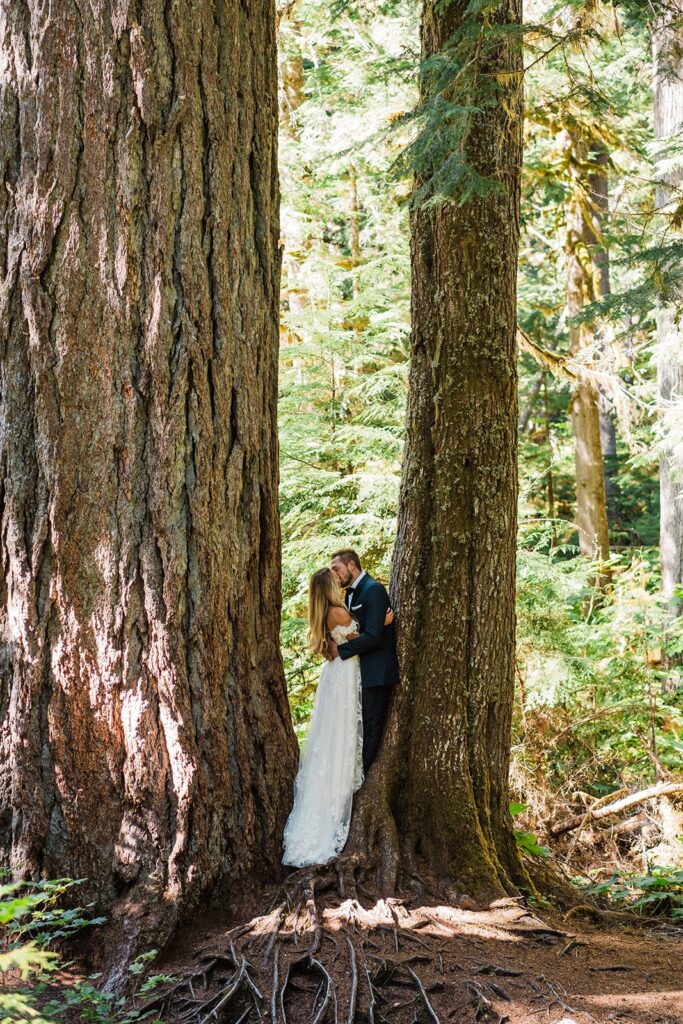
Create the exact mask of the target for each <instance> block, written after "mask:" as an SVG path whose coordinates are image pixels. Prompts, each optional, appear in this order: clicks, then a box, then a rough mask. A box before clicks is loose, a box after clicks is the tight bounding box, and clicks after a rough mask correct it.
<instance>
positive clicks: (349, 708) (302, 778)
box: [282, 569, 393, 867]
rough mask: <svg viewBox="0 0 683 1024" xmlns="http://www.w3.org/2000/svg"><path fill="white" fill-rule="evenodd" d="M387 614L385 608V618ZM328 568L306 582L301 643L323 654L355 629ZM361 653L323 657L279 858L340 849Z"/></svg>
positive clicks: (300, 860)
mask: <svg viewBox="0 0 683 1024" xmlns="http://www.w3.org/2000/svg"><path fill="white" fill-rule="evenodd" d="M392 621H393V612H392V611H391V609H389V611H388V612H387V620H386V624H387V625H388V624H389V623H390V622H392ZM357 627H358V623H357V622H356V621H355V620H354V619H352V618H351V616H350V615H349V613H348V611H347V610H346V608H345V606H344V598H343V595H342V592H341V590H340V589H339V584H338V583H337V579H336V577H335V575H334V573H333V572H332V570H331V569H320V570H319V571H318V572H316V573H314V574H313V576H312V577H311V582H310V585H309V588H308V642H309V646H310V648H311V650H313V651H314V652H315V653H316V654H321V655H323V656H324V657H326V656H327V645H328V635H329V636H331V637H332V639H333V640H334V641H335V642H336V643H344V642H345V641H347V640H351V639H353V638H355V637H356V636H358V632H357ZM362 751H363V723H362V715H361V678H360V660H359V658H358V657H357V656H356V657H353V658H348V659H347V660H346V661H342V660H341V658H335V659H334V660H333V661H329V660H327V661H325V664H324V665H323V667H322V671H321V673H320V680H319V682H318V689H317V692H316V695H315V703H314V705H313V712H312V714H311V725H310V729H309V732H308V739H307V741H306V746H305V749H304V751H303V754H302V756H301V761H300V763H299V771H298V773H297V777H296V781H295V783H294V807H293V808H292V812H291V814H290V815H289V818H288V820H287V824H286V826H285V833H284V843H285V852H284V856H283V858H282V863H283V864H291V865H293V866H294V867H303V866H304V865H310V864H324V863H325V862H326V861H328V860H331V859H332V858H333V857H336V856H337V855H338V854H340V853H341V851H342V850H343V849H344V844H345V843H346V838H347V836H348V833H349V824H350V821H351V806H352V803H353V794H354V793H355V792H356V790H357V789H358V788H359V786H360V785H361V783H362V781H363V759H362Z"/></svg>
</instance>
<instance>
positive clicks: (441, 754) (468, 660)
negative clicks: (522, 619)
mask: <svg viewBox="0 0 683 1024" xmlns="http://www.w3.org/2000/svg"><path fill="white" fill-rule="evenodd" d="M467 6H468V5H467V3H466V2H465V0H457V2H453V3H451V4H448V5H447V6H445V7H442V5H440V4H438V3H436V2H433V0H428V2H427V3H425V6H424V13H423V22H422V53H423V57H424V58H429V57H431V56H433V55H435V54H440V53H444V52H445V51H446V48H447V47H448V46H449V45H450V44H449V40H453V39H454V40H456V45H459V44H458V43H457V40H458V39H459V38H460V36H459V33H460V32H461V28H462V25H463V18H464V17H465V16H466V15H465V9H466V8H467ZM490 17H491V19H492V21H493V22H494V23H497V24H498V25H508V26H511V27H513V26H516V25H519V24H520V22H521V3H520V0H503V2H501V3H500V4H498V6H497V7H496V8H495V10H494V11H493V12H492V13H491V15H490ZM470 38H472V36H471V35H470ZM471 46H472V51H471V52H469V51H468V53H467V56H466V57H465V56H462V50H461V51H460V52H461V57H462V61H463V63H465V61H466V60H467V61H468V60H469V58H473V59H474V61H475V63H477V67H476V68H474V69H473V68H471V67H470V69H469V70H470V72H471V74H472V75H473V78H474V81H475V85H474V86H473V89H474V95H473V96H471V100H470V101H471V102H472V103H473V104H474V105H477V104H478V103H479V104H480V105H481V110H480V112H478V113H476V114H475V115H474V116H473V119H472V123H471V125H470V128H469V131H467V133H466V141H465V144H464V150H465V152H464V156H465V158H466V160H467V161H468V162H469V163H470V165H471V166H472V167H473V168H474V170H475V171H476V172H478V174H480V175H482V176H484V177H486V178H488V179H489V180H492V181H494V182H496V183H497V186H498V189H497V191H496V192H495V193H493V194H491V195H488V196H486V197H480V196H475V197H474V198H470V199H469V200H468V201H467V202H465V203H464V204H463V205H457V204H451V203H438V204H436V205H424V204H421V205H418V206H416V207H415V208H414V209H413V212H412V218H411V229H412V271H413V293H412V315H413V333H412V343H411V354H412V365H411V375H410V387H409V401H408V423H407V438H406V448H405V456H404V464H403V479H402V487H401V501H400V514H399V527H398V537H397V542H396V549H395V554H394V568H393V583H392V589H393V593H392V600H393V603H394V607H396V608H397V609H398V615H399V623H400V637H399V656H400V663H401V677H402V681H401V684H400V686H399V688H398V690H397V692H396V696H395V698H394V701H393V707H392V711H391V714H390V718H389V722H388V726H387V733H386V737H385V742H384V745H383V750H382V752H381V754H380V758H379V760H378V762H377V764H376V766H374V768H373V771H372V772H371V773H370V776H369V779H368V782H367V783H366V786H365V788H364V792H363V797H362V800H361V802H360V807H359V811H358V815H357V819H356V823H355V826H354V835H353V836H352V841H353V842H355V843H356V844H357V846H358V847H360V848H363V845H364V844H365V848H366V849H367V846H368V844H370V845H371V844H372V842H373V837H374V839H376V841H377V852H378V854H379V856H380V858H381V861H380V866H381V869H382V876H381V877H382V878H383V880H384V884H385V885H390V884H391V883H392V880H393V879H395V878H396V877H397V874H398V873H399V872H401V871H402V872H403V873H404V874H406V875H408V876H409V875H410V874H411V872H412V871H414V870H417V869H419V870H420V873H421V876H422V877H425V875H427V874H429V873H430V872H431V874H432V876H433V877H438V878H439V879H441V880H442V881H443V880H446V881H448V882H450V883H451V884H452V885H455V886H456V887H457V888H459V889H461V890H464V891H466V892H468V893H470V894H471V895H475V896H477V895H479V896H481V895H492V894H494V893H495V894H500V893H501V892H504V891H510V890H511V889H512V888H513V887H514V886H515V884H517V883H519V882H520V881H521V880H523V879H524V877H525V874H524V869H523V867H522V865H521V861H520V858H519V854H518V851H517V848H516V844H515V840H514V836H513V830H512V826H511V820H510V816H509V810H508V808H509V803H508V762H509V749H510V720H511V711H512V701H513V692H514V650H515V541H516V502H517V370H516V273H517V247H518V236H519V191H520V169H521V158H522V151H521V125H522V76H521V46H520V37H519V35H518V34H517V33H515V32H514V29H513V31H512V32H507V33H506V32H504V33H502V34H500V35H498V34H497V33H496V34H495V35H494V34H493V32H492V33H491V36H490V37H488V36H487V29H486V28H485V27H483V26H481V36H479V37H478V39H477V38H476V37H475V38H474V39H473V40H472V43H471ZM503 71H504V72H505V74H504V75H503V74H502V72H503ZM498 75H500V77H499V78H498V77H497V76H498ZM492 81H497V82H498V83H499V84H498V87H497V92H496V94H495V95H494V96H492V95H491V94H490V93H489V94H488V97H487V96H485V95H484V94H483V93H480V90H482V89H483V88H485V87H486V85H487V83H491V82H492ZM481 83H483V85H482V84H481ZM429 88H430V85H429V81H428V80H423V90H424V92H423V98H427V97H428V96H429ZM425 93H427V97H425ZM422 184H423V182H421V181H418V182H417V186H418V188H419V187H420V186H421V185H422ZM373 830H374V831H373Z"/></svg>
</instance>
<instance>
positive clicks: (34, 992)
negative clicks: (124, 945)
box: [0, 872, 174, 1024]
mask: <svg viewBox="0 0 683 1024" xmlns="http://www.w3.org/2000/svg"><path fill="white" fill-rule="evenodd" d="M6 877H7V873H6V872H0V878H6ZM82 881H83V879H78V880H74V879H70V878H59V879H51V880H48V881H39V882H31V881H27V882H8V883H5V884H1V885H0V925H2V926H3V930H2V932H1V933H0V974H1V975H2V978H3V985H7V986H8V987H7V988H4V987H0V1024H14V1022H17V1024H18V1022H20V1021H23V1022H27V1021H30V1022H31V1024H55V1022H56V1021H58V1020H62V1019H63V1018H64V1015H65V1013H66V1012H68V1013H69V1016H70V1019H71V1020H79V1021H82V1022H83V1024H136V1022H137V1021H141V1020H148V1021H150V1022H152V1024H154V1021H155V1020H156V1018H154V1017H152V1014H151V1011H150V1012H145V1010H144V1008H141V1007H140V1006H138V1005H137V1000H138V998H139V997H140V996H145V995H148V994H149V993H150V992H152V991H154V989H155V988H157V987H158V986H159V985H163V984H167V983H169V982H172V981H173V980H174V979H173V978H172V977H170V976H169V975H166V974H155V975H152V976H151V977H148V978H146V979H145V980H144V981H143V982H142V984H136V985H135V987H134V992H133V994H132V996H130V997H123V996H119V995H115V994H114V993H112V992H103V991H101V990H100V989H98V988H97V986H96V984H95V982H96V981H97V978H98V977H99V975H97V974H93V975H91V976H90V977H89V978H88V979H87V980H85V981H77V982H75V983H73V984H69V985H63V984H60V982H59V981H58V979H57V977H56V975H57V972H58V971H59V970H60V969H62V968H63V967H64V966H66V965H65V964H64V963H63V961H62V960H61V958H60V956H59V954H58V953H56V952H54V951H52V950H50V949H48V947H49V946H50V945H51V944H52V943H54V942H55V941H57V940H59V939H65V938H69V937H70V936H72V935H74V934H75V933H76V932H78V931H80V930H81V929H82V928H85V927H91V926H93V925H94V926H96V925H99V924H102V923H103V922H104V921H105V920H106V918H104V917H88V916H87V914H88V910H89V909H90V908H91V907H92V904H88V905H86V906H85V907H67V908H64V907H61V906H59V901H60V899H61V898H62V896H63V895H64V893H66V892H67V891H68V890H69V889H71V888H73V887H74V886H76V885H79V884H80V883H81V882H82ZM156 955H157V950H151V951H150V952H148V953H143V954H142V955H141V956H139V957H138V958H137V959H136V960H134V961H133V963H132V964H131V965H130V967H129V968H128V969H129V971H130V973H131V975H133V976H134V977H135V978H136V979H138V981H141V980H142V976H143V974H144V972H145V971H146V969H147V967H148V966H149V964H150V963H151V961H152V960H154V958H155V957H156ZM18 982H20V983H21V984H17V983H18ZM10 986H12V987H11V988H10ZM53 991H55V992H56V994H54V995H52V992H53Z"/></svg>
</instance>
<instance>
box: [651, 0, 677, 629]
mask: <svg viewBox="0 0 683 1024" xmlns="http://www.w3.org/2000/svg"><path fill="white" fill-rule="evenodd" d="M682 16H683V3H681V2H680V0H676V2H675V3H674V4H673V6H672V9H671V11H670V12H669V13H668V14H665V15H664V16H663V17H662V18H661V19H660V20H659V22H658V24H657V26H656V31H655V33H654V37H653V38H654V108H655V138H656V139H657V140H658V141H659V142H660V143H661V144H662V152H661V157H660V159H659V161H658V166H657V169H656V175H657V182H658V188H657V196H656V200H657V209H659V210H665V211H666V210H667V207H668V212H669V213H671V212H673V210H674V209H675V208H676V205H677V204H678V203H679V202H680V188H681V184H682V183H683V157H681V155H680V129H681V122H682V121H683V60H682V59H681V47H682V46H683V32H681V29H680V23H679V22H680V18H681V17H682ZM676 19H678V21H677V20H676ZM667 147H668V148H667ZM674 154H675V157H676V159H675V160H674V159H673V156H674ZM679 288H680V286H679ZM679 302H680V296H679ZM657 397H658V402H659V407H660V416H661V418H662V420H663V426H664V443H663V445H662V449H661V452H660V461H659V490H660V551H661V559H662V590H663V593H664V596H665V597H666V599H667V602H668V603H669V608H670V613H671V615H673V616H678V615H681V614H683V601H680V600H679V599H677V598H676V597H675V590H676V588H678V587H680V586H681V582H682V581H683V464H682V462H683V460H681V458H680V452H681V446H680V438H679V436H678V431H679V430H680V408H681V403H682V402H683V332H682V331H681V325H680V323H679V321H678V320H677V318H676V310H675V305H674V303H673V302H672V303H671V304H670V305H667V304H665V303H662V304H661V305H660V308H659V310H658V313H657ZM674 403H676V404H677V406H678V410H679V413H678V415H676V414H675V412H674V411H673V408H672V406H673V404H674ZM676 449H678V452H677V451H676Z"/></svg>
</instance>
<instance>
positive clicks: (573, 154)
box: [566, 132, 609, 561]
mask: <svg viewBox="0 0 683 1024" xmlns="http://www.w3.org/2000/svg"><path fill="white" fill-rule="evenodd" d="M567 140H568V149H569V157H568V163H569V171H570V174H571V175H572V178H573V179H574V180H573V186H572V192H571V199H570V201H569V203H568V204H567V241H566V250H567V257H568V261H569V271H568V279H567V316H568V317H569V319H570V324H569V350H570V352H571V353H572V354H575V353H577V352H578V351H579V350H580V349H582V348H585V347H586V346H587V345H589V344H591V343H592V342H593V340H594V339H593V335H592V332H591V331H590V330H589V329H588V327H587V325H585V324H576V323H572V322H571V321H572V318H574V317H576V316H577V315H578V314H579V313H580V312H581V310H582V308H583V307H584V306H585V305H588V304H589V303H591V302H594V301H595V300H596V298H598V296H599V285H598V281H599V279H600V274H599V272H597V273H596V270H597V268H596V266H595V263H594V255H593V254H594V250H595V248H596V246H599V244H600V234H599V228H598V226H597V223H596V222H597V218H598V211H597V209H596V207H595V204H594V203H592V202H591V191H592V189H591V168H592V165H591V163H590V158H589V146H588V142H587V141H586V140H585V139H584V138H583V137H582V136H581V135H580V134H579V133H578V132H576V133H575V132H571V133H570V132H568V133H567ZM596 279H597V280H596ZM570 418H571V427H572V434H573V437H574V462H575V472H576V522H577V526H578V531H579V547H580V549H581V552H582V554H584V555H587V556H588V557H590V558H596V557H597V558H599V559H600V560H601V561H606V560H607V559H608V558H609V527H608V523H607V505H606V498H605V477H604V466H603V458H602V447H601V441H600V396H599V392H598V389H597V387H596V386H595V385H594V384H592V383H590V382H587V381H580V382H579V383H577V384H576V385H575V387H574V390H573V392H572V397H571V401H570Z"/></svg>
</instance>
